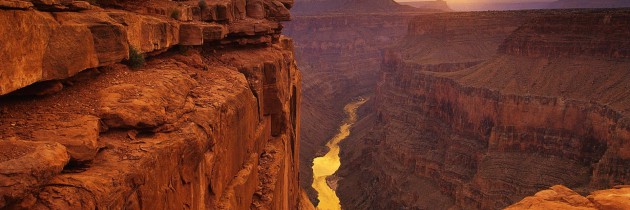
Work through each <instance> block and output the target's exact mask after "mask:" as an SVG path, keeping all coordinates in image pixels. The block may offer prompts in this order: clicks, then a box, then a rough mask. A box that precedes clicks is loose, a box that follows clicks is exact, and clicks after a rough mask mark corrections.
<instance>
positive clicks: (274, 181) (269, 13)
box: [0, 0, 313, 209]
mask: <svg viewBox="0 0 630 210" xmlns="http://www.w3.org/2000/svg"><path fill="white" fill-rule="evenodd" d="M96 2H98V3H99V5H100V6H97V5H90V4H89V3H88V2H83V1H56V0H49V1H43V0H41V1H40V0H38V1H35V0H33V1H0V22H2V24H0V31H2V33H0V38H2V42H0V46H1V47H0V61H1V62H2V63H3V65H2V67H1V69H0V95H2V96H1V98H0V139H1V141H0V180H1V182H2V184H1V185H2V186H0V208H1V209H298V208H300V209H312V208H313V206H312V204H310V202H309V201H308V199H307V198H306V197H305V196H304V192H303V190H301V189H300V187H299V184H298V183H299V180H298V179H299V178H298V174H299V172H298V168H299V159H298V157H299V148H300V145H299V142H300V122H299V119H300V104H301V103H300V102H301V98H302V94H301V79H302V77H301V73H300V71H299V70H298V68H297V66H296V62H295V58H294V53H293V48H294V47H293V42H292V40H291V39H290V38H288V37H285V36H282V35H281V29H282V26H281V23H279V21H284V20H288V19H289V17H290V16H289V14H288V8H290V7H291V5H292V1H286V0H281V1H263V2H260V1H257V2H258V3H260V4H259V6H260V7H257V8H251V9H250V10H249V13H248V11H246V4H247V3H248V2H250V3H253V1H244V0H230V1H210V0H208V1H201V2H200V1H177V2H175V1H168V0H153V1H125V0H112V1H96ZM261 12H263V13H261ZM248 15H249V16H248ZM250 16H253V17H250ZM142 58H146V59H142ZM124 64H127V65H124ZM135 64H137V65H135Z"/></svg>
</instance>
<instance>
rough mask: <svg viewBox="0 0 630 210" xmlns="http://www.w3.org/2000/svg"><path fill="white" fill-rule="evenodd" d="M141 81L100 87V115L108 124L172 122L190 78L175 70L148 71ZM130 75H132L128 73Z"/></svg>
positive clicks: (140, 125) (151, 125) (143, 125)
mask: <svg viewBox="0 0 630 210" xmlns="http://www.w3.org/2000/svg"><path fill="white" fill-rule="evenodd" d="M149 75H153V76H149V77H147V78H151V79H153V80H151V81H147V82H146V83H143V84H119V85H114V86H111V87H108V88H105V89H103V90H101V91H100V96H101V99H100V108H99V110H100V117H101V118H102V120H103V122H104V123H105V124H106V125H107V126H109V127H111V128H138V129H144V128H155V127H158V126H160V125H163V124H166V123H169V122H172V121H174V120H175V118H176V114H177V113H174V112H172V110H175V109H178V108H182V107H184V104H185V103H186V96H187V94H188V92H189V91H190V89H191V88H192V85H193V82H194V81H193V80H192V79H191V78H190V77H189V76H187V75H185V74H182V73H180V72H179V71H177V70H170V69H162V70H158V71H156V70H154V71H152V72H150V73H149ZM129 76H134V75H129Z"/></svg>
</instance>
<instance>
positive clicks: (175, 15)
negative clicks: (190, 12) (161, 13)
mask: <svg viewBox="0 0 630 210" xmlns="http://www.w3.org/2000/svg"><path fill="white" fill-rule="evenodd" d="M181 16H182V14H181V12H180V11H179V10H177V9H172V10H171V18H173V19H175V20H179V17H181Z"/></svg>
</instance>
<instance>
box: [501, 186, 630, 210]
mask: <svg viewBox="0 0 630 210" xmlns="http://www.w3.org/2000/svg"><path fill="white" fill-rule="evenodd" d="M629 193H630V187H628V186H616V187H615V188H614V189H609V190H599V191H595V192H592V193H591V194H590V195H588V196H587V197H584V196H581V195H580V194H578V193H576V192H574V191H573V190H571V189H569V188H567V187H565V186H562V185H556V186H553V187H551V188H549V189H548V190H543V191H540V192H538V193H536V194H535V195H533V196H529V197H526V198H525V199H523V200H521V201H520V202H518V203H516V204H514V205H511V206H508V207H507V208H506V209H507V210H518V209H585V210H586V209H592V210H595V209H628V208H630V199H628V197H629Z"/></svg>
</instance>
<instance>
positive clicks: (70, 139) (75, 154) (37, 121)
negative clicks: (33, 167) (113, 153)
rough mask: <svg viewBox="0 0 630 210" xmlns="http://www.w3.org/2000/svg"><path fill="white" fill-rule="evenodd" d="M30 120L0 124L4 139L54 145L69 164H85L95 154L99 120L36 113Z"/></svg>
mask: <svg viewBox="0 0 630 210" xmlns="http://www.w3.org/2000/svg"><path fill="white" fill-rule="evenodd" d="M31 119H33V120H24V119H20V120H18V121H16V123H15V125H2V126H0V130H3V131H4V137H8V138H18V139H23V140H29V141H36V142H56V143H59V144H61V145H63V146H64V147H66V150H67V151H68V154H69V155H70V157H71V159H72V161H77V162H87V161H91V160H92V159H94V157H95V156H96V153H97V152H98V149H99V148H100V147H99V143H98V137H99V132H100V130H101V129H102V128H101V123H100V120H99V119H98V118H97V117H95V116H92V115H79V114H37V115H34V116H32V118H31Z"/></svg>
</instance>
